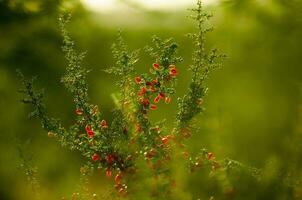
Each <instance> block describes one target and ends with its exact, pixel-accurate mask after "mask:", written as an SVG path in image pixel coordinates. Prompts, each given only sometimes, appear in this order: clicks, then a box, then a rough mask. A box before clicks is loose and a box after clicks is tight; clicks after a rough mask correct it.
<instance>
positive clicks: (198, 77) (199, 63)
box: [177, 0, 225, 129]
mask: <svg viewBox="0 0 302 200" xmlns="http://www.w3.org/2000/svg"><path fill="white" fill-rule="evenodd" d="M191 11H192V12H193V13H194V15H192V16H190V17H191V18H192V19H193V20H195V21H196V22H197V33H191V34H188V36H189V37H190V38H192V40H193V44H194V46H195V50H194V53H193V56H192V60H193V64H192V65H191V66H190V68H189V69H190V70H191V71H192V82H191V84H190V88H189V90H188V92H187V94H185V95H184V97H182V98H179V104H178V105H179V113H178V115H177V124H178V128H180V129H182V128H186V127H188V126H190V121H191V120H192V118H193V117H195V116H196V115H197V114H199V113H200V112H202V111H203V108H202V104H203V98H204V96H205V95H206V93H207V90H208V89H207V87H206V84H205V81H206V79H207V78H208V77H209V74H210V73H211V72H212V71H213V70H215V69H217V68H219V67H220V66H221V63H220V60H221V58H224V57H225V55H223V54H219V53H218V50H217V49H213V50H211V51H210V53H207V52H206V50H205V40H206V39H205V35H206V33H208V32H210V31H212V27H208V26H209V25H208V24H207V22H208V20H209V19H210V18H211V17H212V15H210V14H208V13H206V12H205V11H204V10H203V5H202V1H201V0H198V1H197V8H194V9H191Z"/></svg>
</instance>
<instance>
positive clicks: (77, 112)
mask: <svg viewBox="0 0 302 200" xmlns="http://www.w3.org/2000/svg"><path fill="white" fill-rule="evenodd" d="M75 113H76V114H77V115H82V114H83V110H82V109H80V108H77V109H76V110H75Z"/></svg>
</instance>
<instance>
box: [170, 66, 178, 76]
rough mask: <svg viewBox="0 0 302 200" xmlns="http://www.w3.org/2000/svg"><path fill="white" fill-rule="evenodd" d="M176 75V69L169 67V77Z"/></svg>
mask: <svg viewBox="0 0 302 200" xmlns="http://www.w3.org/2000/svg"><path fill="white" fill-rule="evenodd" d="M176 75H177V69H176V67H175V66H174V65H170V76H171V77H175V76H176Z"/></svg>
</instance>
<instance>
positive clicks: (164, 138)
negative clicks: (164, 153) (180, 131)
mask: <svg viewBox="0 0 302 200" xmlns="http://www.w3.org/2000/svg"><path fill="white" fill-rule="evenodd" d="M161 141H162V143H163V145H167V144H168V142H169V139H168V138H167V137H163V138H162V139H161Z"/></svg>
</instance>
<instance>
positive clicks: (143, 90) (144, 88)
mask: <svg viewBox="0 0 302 200" xmlns="http://www.w3.org/2000/svg"><path fill="white" fill-rule="evenodd" d="M146 92H147V88H146V87H142V88H141V89H140V91H139V92H138V95H144V94H145V93H146Z"/></svg>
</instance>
